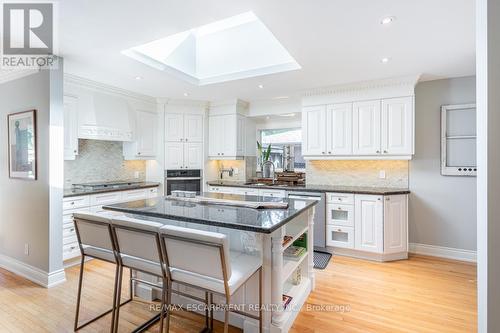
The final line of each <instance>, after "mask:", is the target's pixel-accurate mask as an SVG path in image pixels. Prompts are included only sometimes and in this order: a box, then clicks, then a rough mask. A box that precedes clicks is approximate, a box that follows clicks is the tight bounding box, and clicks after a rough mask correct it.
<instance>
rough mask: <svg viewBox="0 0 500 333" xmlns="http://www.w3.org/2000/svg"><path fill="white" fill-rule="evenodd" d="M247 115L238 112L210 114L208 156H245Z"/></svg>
mask: <svg viewBox="0 0 500 333" xmlns="http://www.w3.org/2000/svg"><path fill="white" fill-rule="evenodd" d="M245 133H246V126H245V117H243V116H241V115H238V114H230V115H217V116H210V117H209V122H208V141H209V143H210V144H209V148H208V156H209V157H210V158H212V159H235V158H241V157H243V156H245Z"/></svg>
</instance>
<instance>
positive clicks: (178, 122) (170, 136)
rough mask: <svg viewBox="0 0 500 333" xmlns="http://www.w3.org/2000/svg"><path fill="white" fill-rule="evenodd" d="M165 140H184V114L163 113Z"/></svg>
mask: <svg viewBox="0 0 500 333" xmlns="http://www.w3.org/2000/svg"><path fill="white" fill-rule="evenodd" d="M165 141H169V142H181V141H184V115H183V114H180V113H165Z"/></svg>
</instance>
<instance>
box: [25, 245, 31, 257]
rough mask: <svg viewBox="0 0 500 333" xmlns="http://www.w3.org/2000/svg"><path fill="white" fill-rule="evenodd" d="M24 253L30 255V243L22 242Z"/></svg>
mask: <svg viewBox="0 0 500 333" xmlns="http://www.w3.org/2000/svg"><path fill="white" fill-rule="evenodd" d="M24 255H26V256H29V255H30V245H29V244H28V243H25V244H24Z"/></svg>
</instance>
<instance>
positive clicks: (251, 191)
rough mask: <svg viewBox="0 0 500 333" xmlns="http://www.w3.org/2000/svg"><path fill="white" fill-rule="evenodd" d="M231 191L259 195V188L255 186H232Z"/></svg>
mask: <svg viewBox="0 0 500 333" xmlns="http://www.w3.org/2000/svg"><path fill="white" fill-rule="evenodd" d="M233 193H234V194H239V195H259V190H258V189H256V188H244V187H235V188H233Z"/></svg>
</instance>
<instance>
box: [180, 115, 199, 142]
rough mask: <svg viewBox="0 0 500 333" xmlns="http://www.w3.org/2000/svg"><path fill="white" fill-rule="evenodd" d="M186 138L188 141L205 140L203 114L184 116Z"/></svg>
mask: <svg viewBox="0 0 500 333" xmlns="http://www.w3.org/2000/svg"><path fill="white" fill-rule="evenodd" d="M184 139H185V141H186V142H203V116H202V115H199V114H187V115H185V116H184Z"/></svg>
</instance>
